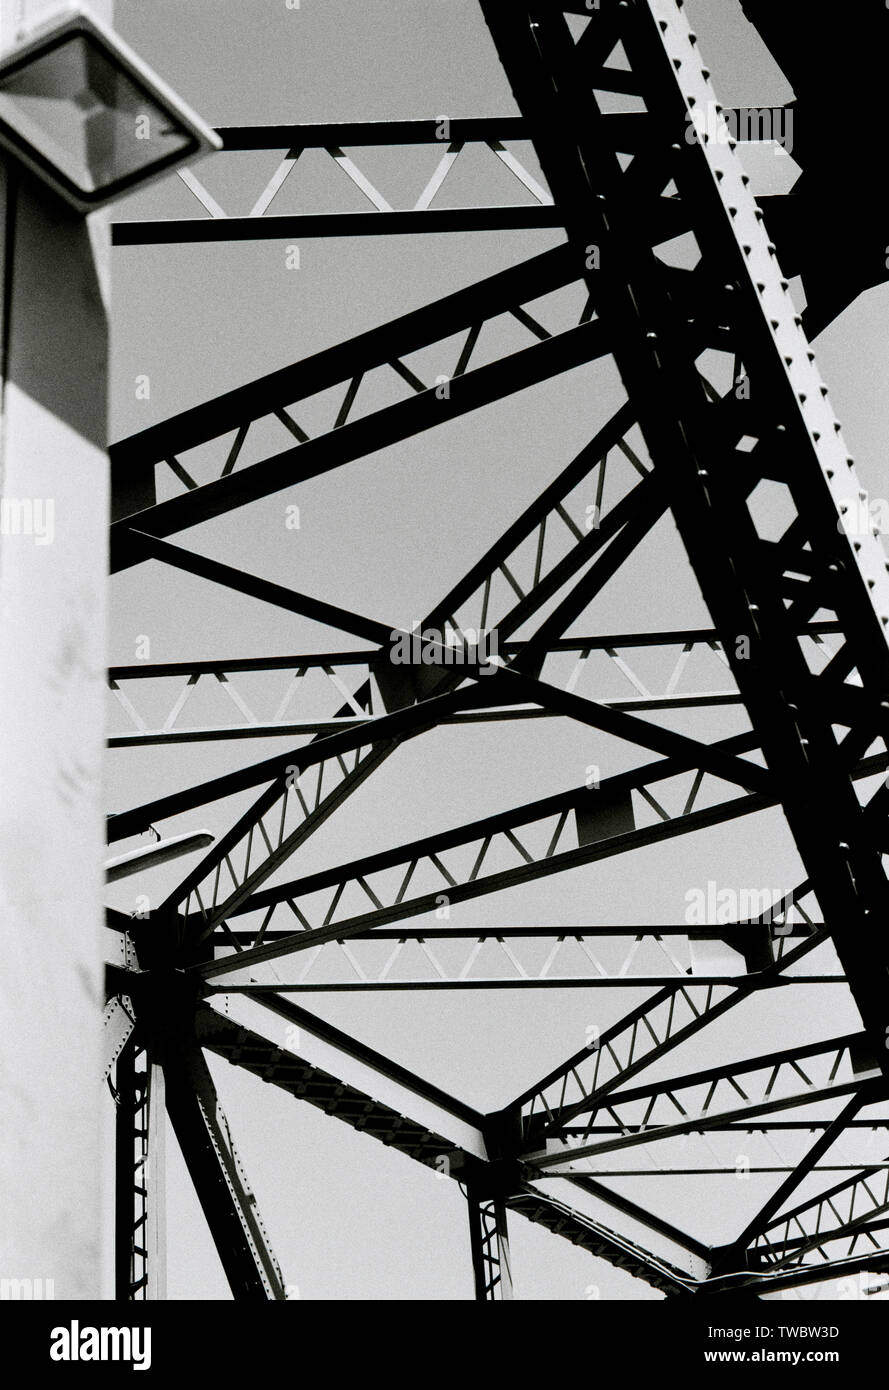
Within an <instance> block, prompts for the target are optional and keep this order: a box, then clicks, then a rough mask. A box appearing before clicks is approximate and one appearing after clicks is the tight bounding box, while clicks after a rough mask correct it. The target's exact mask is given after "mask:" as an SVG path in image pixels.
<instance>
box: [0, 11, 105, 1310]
mask: <svg viewBox="0 0 889 1390" xmlns="http://www.w3.org/2000/svg"><path fill="white" fill-rule="evenodd" d="M56 8H57V6H56V5H55V4H52V3H47V0H2V8H0V51H7V50H8V49H9V48H10V47H12V46H14V44H15V41H16V38H17V37H18V35H17V32H16V31H17V28H18V25H19V22H24V24H25V25H30V24H33V23H34V22H35V21H37V20H42V19H45V18H47V17H49V16H50V15H51V14H52V13H53V11H54V10H55V9H56ZM91 8H92V9H93V10H94V12H95V13H96V14H97V15H98V16H99V17H100V18H102V19H105V20H110V19H111V18H112V14H111V10H112V4H111V0H93V3H92V5H91ZM108 269H109V251H108V245H107V216H105V215H103V214H101V213H99V214H94V215H93V216H92V217H91V218H90V220H89V224H88V223H87V221H86V220H84V219H82V218H79V217H78V216H76V215H75V214H73V213H71V212H69V211H68V210H67V209H66V208H65V207H64V205H63V204H62V203H61V202H60V201H59V200H58V199H56V198H55V196H54V195H51V194H50V193H48V192H45V191H44V190H43V188H42V187H41V185H40V184H39V182H38V181H37V180H35V179H33V178H32V177H31V176H28V175H25V174H24V172H22V171H20V170H19V169H18V168H17V167H16V166H15V165H14V164H13V162H12V161H7V160H3V161H0V286H2V291H0V295H2V297H0V328H2V333H0V500H2V504H3V507H2V515H0V1193H2V1208H3V1220H2V1223H0V1280H35V1281H36V1280H38V1279H40V1280H43V1281H44V1284H43V1286H42V1295H41V1293H40V1292H38V1290H37V1289H36V1288H35V1290H34V1293H35V1294H36V1295H37V1296H43V1297H46V1296H47V1285H46V1281H48V1280H52V1281H53V1282H52V1287H51V1292H50V1296H54V1297H55V1298H74V1299H95V1298H100V1297H107V1296H108V1295H109V1292H110V1286H109V1283H108V1279H107V1273H103V1271H102V1260H101V1257H100V1250H101V1246H102V1238H101V1229H102V1222H103V1219H104V1217H103V1203H104V1204H105V1208H106V1209H107V1203H108V1201H109V1195H110V1194H108V1193H107V1192H106V1193H105V1194H103V1191H102V1179H101V1176H100V1175H101V1173H102V1168H103V1165H104V1164H105V1162H106V1160H105V1159H104V1158H103V1156H102V1152H101V1145H100V1124H101V1120H102V1115H103V1111H104V1110H105V1109H106V1108H107V1107H106V1103H105V1102H106V1098H104V1097H103V1091H102V1084H101V1081H100V1077H101V1062H100V1058H101V1038H100V1028H101V1005H102V960H103V954H104V952H103V946H104V943H103V939H102V937H103V932H104V927H103V925H102V904H103V874H102V864H103V860H104V834H103V812H104V807H103V798H102V763H103V748H104V710H105V681H104V668H105V665H106V655H105V607H106V587H107V581H106V573H107V558H106V556H107V520H108V505H109V499H108V462H107V458H106V454H105V444H106V439H107V428H106V394H107V294H106V291H107V283H108ZM16 532H18V533H17V534H16ZM9 1287H12V1286H9ZM22 1294H24V1296H26V1297H27V1296H28V1293H27V1290H26V1287H24V1286H22V1287H21V1292H20V1293H19V1296H22ZM0 1296H4V1295H3V1291H2V1289H0ZM5 1296H6V1297H9V1296H10V1293H9V1292H8V1291H7V1292H6V1294H5ZM12 1296H15V1295H12Z"/></svg>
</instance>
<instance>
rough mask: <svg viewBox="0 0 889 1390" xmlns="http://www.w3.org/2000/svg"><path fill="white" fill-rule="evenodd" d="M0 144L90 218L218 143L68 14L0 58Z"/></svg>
mask: <svg viewBox="0 0 889 1390" xmlns="http://www.w3.org/2000/svg"><path fill="white" fill-rule="evenodd" d="M0 145H2V146H3V147H5V149H6V150H8V151H9V152H10V153H11V154H13V155H15V156H16V158H18V159H19V160H21V161H22V163H24V164H26V165H28V167H29V168H30V169H32V170H33V171H34V172H35V173H36V174H38V175H39V176H40V177H41V178H42V179H43V180H44V181H45V182H46V183H48V184H49V185H50V186H51V187H52V188H54V189H55V191H56V192H57V193H60V194H61V195H62V197H63V198H65V199H66V200H67V201H68V202H69V203H71V204H73V206H74V207H75V208H77V209H78V210H79V211H80V212H91V211H93V209H95V208H99V207H102V206H103V205H104V204H105V203H109V202H112V201H113V200H114V199H116V198H120V197H122V196H123V195H124V194H125V193H130V192H132V191H133V190H134V189H135V188H140V187H142V186H143V185H144V184H146V183H148V182H150V181H152V180H153V179H156V178H159V177H161V176H162V175H163V174H166V173H169V172H170V170H171V169H174V168H175V167H176V166H177V165H179V164H182V163H185V162H191V161H194V160H195V159H198V158H200V157H201V156H203V155H205V154H208V153H210V152H211V151H213V150H218V149H220V148H221V146H222V142H221V140H220V139H219V137H218V136H217V135H216V133H215V131H213V130H212V129H211V128H210V127H209V126H208V125H206V124H205V123H204V122H203V121H202V120H201V119H200V117H199V116H197V115H195V113H194V112H193V111H192V110H191V109H190V108H189V107H188V106H186V105H185V103H184V102H183V101H182V100H181V99H180V98H179V97H178V96H177V95H176V93H175V92H173V91H172V90H171V89H170V88H169V87H168V86H167V85H166V83H164V82H162V81H161V80H160V78H159V77H158V76H157V74H156V73H154V72H153V71H152V69H151V68H150V67H148V66H147V64H145V63H143V62H142V60H141V59H140V58H138V57H137V56H136V54H135V53H134V52H133V51H132V49H130V48H129V47H128V46H127V45H126V44H125V43H124V42H123V41H122V40H121V39H120V38H119V37H118V35H117V34H116V33H115V32H114V30H113V29H110V28H109V27H108V26H107V25H105V24H103V23H102V22H101V21H100V20H98V19H97V18H96V17H95V16H94V15H91V14H89V13H88V12H87V11H85V10H82V9H80V8H79V7H68V8H66V9H65V10H63V11H62V12H61V13H60V14H58V15H56V16H55V17H54V18H53V19H51V20H49V21H48V22H47V23H46V24H45V25H43V26H41V27H40V28H39V29H36V30H35V31H34V32H33V33H32V34H31V36H30V37H29V38H28V39H27V41H26V42H25V43H23V44H21V45H20V46H19V47H17V48H15V49H13V50H12V51H11V52H9V53H8V54H6V55H4V57H3V59H2V60H0Z"/></svg>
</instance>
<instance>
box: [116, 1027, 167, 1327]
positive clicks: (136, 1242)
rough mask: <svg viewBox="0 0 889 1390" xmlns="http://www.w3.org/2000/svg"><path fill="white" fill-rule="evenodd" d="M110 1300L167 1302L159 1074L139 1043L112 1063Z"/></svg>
mask: <svg viewBox="0 0 889 1390" xmlns="http://www.w3.org/2000/svg"><path fill="white" fill-rule="evenodd" d="M116 1100H117V1115H116V1159H115V1178H116V1211H115V1246H114V1283H115V1298H116V1299H117V1301H118V1302H130V1301H132V1300H138V1301H142V1300H152V1301H154V1300H157V1299H163V1298H165V1297H166V1242H165V1226H166V1223H165V1206H164V1201H165V1194H164V1166H165V1165H164V1157H165V1155H164V1150H165V1142H164V1141H165V1115H164V1074H163V1071H162V1069H161V1067H160V1066H159V1065H158V1064H157V1063H156V1062H154V1061H152V1059H151V1057H150V1056H149V1054H148V1052H147V1051H146V1049H145V1048H144V1047H142V1046H140V1045H139V1044H136V1043H131V1044H130V1045H128V1046H127V1047H126V1048H125V1049H124V1051H123V1053H122V1054H121V1056H120V1058H119V1059H118V1062H117V1097H116Z"/></svg>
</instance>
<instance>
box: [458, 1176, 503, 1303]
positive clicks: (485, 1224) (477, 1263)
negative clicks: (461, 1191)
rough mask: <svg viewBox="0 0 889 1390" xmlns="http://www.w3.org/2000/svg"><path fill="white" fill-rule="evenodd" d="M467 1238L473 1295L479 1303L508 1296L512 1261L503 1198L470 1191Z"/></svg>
mask: <svg viewBox="0 0 889 1390" xmlns="http://www.w3.org/2000/svg"><path fill="white" fill-rule="evenodd" d="M468 1200H469V1240H470V1248H471V1250H472V1270H473V1274H474V1276H475V1297H476V1300H477V1301H479V1302H487V1301H488V1300H494V1299H506V1298H509V1299H511V1298H512V1297H513V1291H512V1264H511V1261H510V1254H509V1232H508V1230H507V1225H506V1203H505V1202H504V1200H503V1198H502V1197H482V1196H479V1194H478V1193H477V1192H474V1191H473V1189H472V1188H470V1190H469V1198H468Z"/></svg>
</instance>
